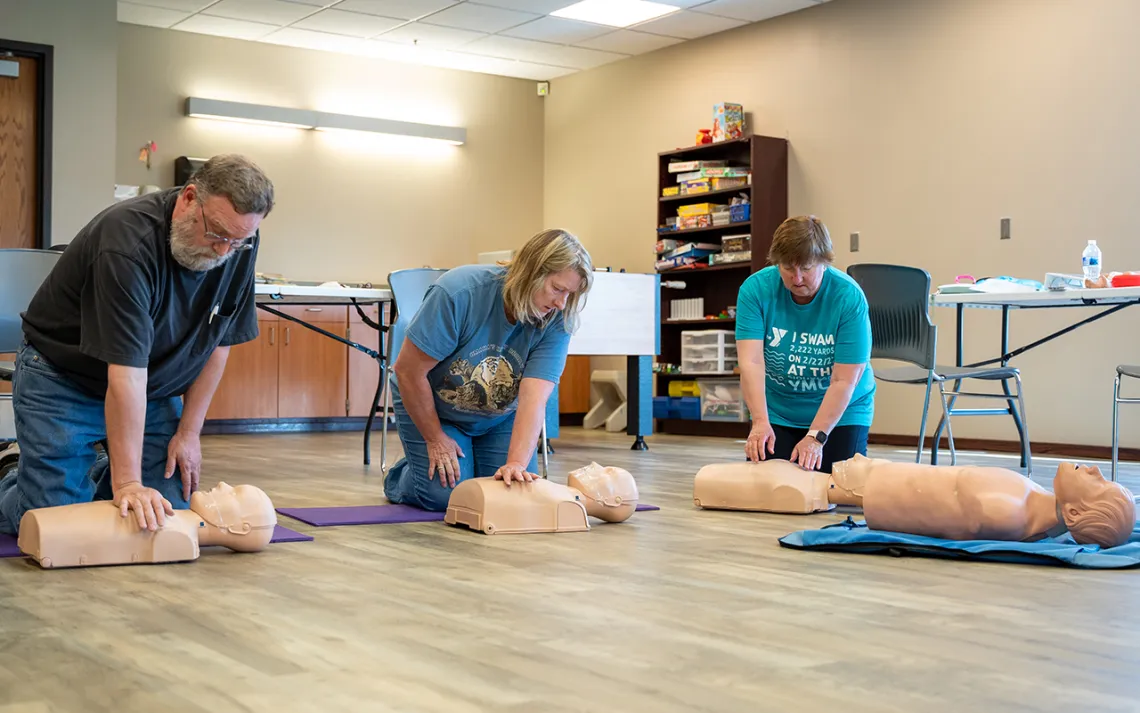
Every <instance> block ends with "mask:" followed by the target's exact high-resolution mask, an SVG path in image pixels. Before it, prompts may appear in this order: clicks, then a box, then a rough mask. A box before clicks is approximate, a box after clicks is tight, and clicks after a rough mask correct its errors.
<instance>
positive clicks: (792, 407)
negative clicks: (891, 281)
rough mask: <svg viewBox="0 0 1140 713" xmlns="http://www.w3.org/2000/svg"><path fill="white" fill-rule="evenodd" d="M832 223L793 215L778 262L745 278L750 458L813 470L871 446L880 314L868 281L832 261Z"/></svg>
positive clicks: (742, 331) (776, 252)
mask: <svg viewBox="0 0 1140 713" xmlns="http://www.w3.org/2000/svg"><path fill="white" fill-rule="evenodd" d="M834 259H835V253H834V252H833V251H832V247H831V236H830V235H829V234H828V232H827V227H826V226H825V225H824V224H823V222H822V221H820V220H819V219H818V218H816V217H815V216H814V215H813V216H799V217H796V218H789V219H788V220H786V221H784V222H783V223H782V224H781V225H780V227H779V228H777V229H776V233H775V235H774V236H773V238H772V247H771V248H770V250H769V252H768V260H769V262H771V263H772V265H771V266H770V267H766V268H764V269H763V270H760V271H759V272H756V273H754V274H753V275H751V276H750V277H749V278H748V279H747V280H745V281H744V284H743V285H741V286H740V293H739V295H738V296H737V302H736V348H737V355H738V357H739V360H740V374H741V386H742V388H743V389H744V398H745V400H746V402H747V403H748V408H749V410H750V411H751V412H752V432H751V433H750V434H749V436H748V441H747V443H746V445H745V447H744V451H745V453H746V454H747V455H748V459H749V460H752V461H756V460H764V459H765V458H766V457H767V456H769V455H771V456H773V457H775V458H782V459H786V460H791V461H793V462H795V463H799V464H800V465H801V466H803V467H804V468H807V469H808V470H814V469H816V468H818V469H820V470H821V471H823V472H826V473H830V472H831V464H832V463H834V462H836V461H842V460H846V459H848V458H851V457H852V456H854V455H855V454H856V453H860V454H862V455H866V454H867V433H868V431H870V428H871V420H872V418H873V417H874V410H875V376H874V374H873V372H872V370H871V364H870V359H871V321H870V318H869V317H868V314H867V298H866V296H865V295H864V294H863V290H862V289H861V288H860V287H859V285H858V284H857V283H856V282H855V281H854V280H852V279H851V278H850V277H848V276H847V275H846V274H845V273H844V272H842V271H841V270H837V269H836V268H834V267H832V265H831V263H832V261H833V260H834Z"/></svg>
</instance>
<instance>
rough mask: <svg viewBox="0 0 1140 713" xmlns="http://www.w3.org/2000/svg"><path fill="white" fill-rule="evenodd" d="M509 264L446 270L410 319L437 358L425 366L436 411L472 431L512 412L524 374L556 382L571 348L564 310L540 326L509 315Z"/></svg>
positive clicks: (422, 345) (412, 332) (417, 337)
mask: <svg viewBox="0 0 1140 713" xmlns="http://www.w3.org/2000/svg"><path fill="white" fill-rule="evenodd" d="M506 271H507V268H505V267H502V266H499V265H464V266H462V267H457V268H454V269H452V270H448V271H447V272H445V273H444V274H443V275H441V276H440V278H439V280H437V281H436V282H435V283H434V284H432V286H431V287H430V288H428V291H427V293H426V294H425V296H424V301H423V305H421V306H420V308H419V310H418V311H417V312H416V316H415V317H414V318H413V319H412V321H411V323H410V324H409V325H408V333H407V338H408V340H410V341H411V342H412V343H413V344H415V345H416V346H417V347H419V349H420V350H421V351H422V352H423V353H424V354H427V355H428V356H430V357H431V358H433V359H436V360H438V361H439V363H438V364H436V365H435V366H434V367H433V368H432V370H431V371H429V372H428V383H429V384H431V390H432V392H433V393H434V394H435V409H436V413H437V414H438V416H439V418H440V420H441V421H445V422H448V423H451V424H453V425H455V426H457V427H458V428H459V429H460V430H461V431H463V432H464V433H467V434H468V435H471V436H478V435H482V434H483V433H486V432H487V431H489V430H491V429H492V428H494V427H495V426H497V425H498V424H499V423H501V422H502V421H503V420H505V419H507V418H509V417H510V416H511V414H513V413H514V411H515V409H516V408H517V407H518V395H519V386H520V382H521V381H522V380H523V379H524V378H529V377H533V378H536V379H543V380H546V381H550V382H553V383H555V384H557V383H558V381H559V378H560V377H561V376H562V370H563V369H564V368H565V366H566V353H567V351H569V348H570V334H569V333H568V332H567V331H566V328H565V326H564V324H565V322H564V321H563V319H562V315H561V313H559V314H557V315H555V317H554V318H553V319H552V320H550V321H549V322H547V323H546V325H545V326H543V327H536V326H531V325H524V324H521V323H517V322H516V323H515V324H511V323H510V322H508V321H507V312H506V308H505V307H504V304H503V277H504V276H505V275H506ZM394 391H395V392H396V393H397V395H398V393H399V386H398V384H397V386H396V388H395V389H394ZM468 455H470V454H468Z"/></svg>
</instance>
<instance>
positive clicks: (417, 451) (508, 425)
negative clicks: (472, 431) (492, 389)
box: [384, 392, 538, 512]
mask: <svg viewBox="0 0 1140 713" xmlns="http://www.w3.org/2000/svg"><path fill="white" fill-rule="evenodd" d="M393 397H394V398H393V399H392V408H393V410H394V411H395V412H396V429H397V431H398V432H399V434H400V443H402V444H403V446H404V457H403V458H401V459H400V460H398V461H396V462H395V463H394V464H393V465H392V467H391V468H389V469H388V474H387V475H386V476H385V477H384V497H386V498H387V499H388V501H389V502H393V503H402V504H404V505H411V506H413V507H418V508H421V509H423V510H430V511H433V512H444V511H446V510H447V501H448V500H450V499H451V492H452V488H449V487H448V486H447V484H446V483H441V482H440V479H439V474H438V473H437V474H436V475H435V477H434V478H432V479H430V480H429V479H428V472H427V470H428V455H427V441H425V440H424V437H423V436H422V435H420V431H419V429H418V428H416V424H415V422H414V421H412V417H411V416H409V415H408V412H407V410H406V409H405V408H404V403H403V401H402V400H401V399H400V398H399V396H398V392H396V393H395V394H393ZM440 425H441V426H443V432H444V433H446V434H447V435H448V436H450V437H451V438H453V439H455V442H456V443H458V444H459V448H460V450H462V451H463V456H464V457H462V458H460V459H459V480H460V481H464V480H467V479H468V478H487V477H490V476H493V475H494V474H495V473H496V472H497V471H498V470H499V468H502V467H503V466H504V465H505V464H506V462H507V451H508V450H509V449H510V446H511V430H512V429H513V428H514V426H515V417H514V415H513V414H512V415H511V416H510V417H509V418H507V419H505V420H504V421H503V422H502V423H500V424H498V425H497V426H495V427H494V428H492V429H491V430H490V431H488V432H486V433H484V434H482V435H479V436H470V435H468V434H466V433H464V432H463V431H461V430H459V428H457V427H456V426H455V425H454V424H451V423H448V422H447V421H440ZM527 470H529V471H530V472H531V473H537V472H538V452H537V451H536V452H535V453H534V454H533V455H531V458H530V463H529V464H528V465H527Z"/></svg>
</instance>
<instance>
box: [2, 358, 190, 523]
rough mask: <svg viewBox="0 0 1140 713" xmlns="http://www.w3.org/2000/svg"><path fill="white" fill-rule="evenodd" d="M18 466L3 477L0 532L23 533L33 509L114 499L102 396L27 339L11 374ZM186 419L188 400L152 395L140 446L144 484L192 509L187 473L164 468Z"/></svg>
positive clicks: (174, 501) (171, 501)
mask: <svg viewBox="0 0 1140 713" xmlns="http://www.w3.org/2000/svg"><path fill="white" fill-rule="evenodd" d="M12 408H13V411H15V416H16V442H17V443H19V444H20V461H19V467H18V468H17V469H16V470H14V471H12V472H11V473H9V474H8V476H7V477H6V478H4V480H0V532H3V533H5V534H9V535H15V534H17V531H18V529H19V526H20V518H22V517H23V516H24V513H25V512H27V511H28V510H31V509H33V508H43V507H52V506H55V505H71V504H73V503H86V502H91V501H92V500H111V499H112V498H113V493H112V491H111V469H110V468H109V467H108V464H107V463H105V462H104V463H100V464H96V462H95V455H96V454H95V444H97V443H99V442H100V441H106V439H107V420H106V417H105V415H104V409H105V404H104V401H103V399H100V398H93V397H91V396H89V395H88V394H87V392H85V391H82V390H81V389H80V388H79V387H78V386H77V385H76V384H75V383H74V382H72V381H71V380H70V379H68V378H67V377H66V376H64V375H63V374H62V373H60V372H59V371H58V370H57V369H56V368H55V366H53V365H52V364H51V363H50V362H49V361H48V360H47V359H45V358H44V356H43V355H42V354H40V353H39V352H38V351H37V350H36V349H35V347H33V346H31V345H30V344H28V343H27V342H25V343H24V345H23V346H22V347H20V351H19V353H18V354H17V356H16V373H15V375H14V376H13V381H12ZM181 418H182V400H181V399H179V398H177V397H175V398H168V399H159V400H155V401H148V402H147V408H146V425H145V426H144V438H143V452H142V482H143V485H145V486H147V487H150V488H154V489H155V490H157V491H159V492H160V493H162V496H163V497H165V498H166V499H167V500H169V501H170V504H171V506H173V507H174V508H175V509H186V508H188V507H189V503H188V502H187V501H186V499H185V498H183V497H182V476H181V473H180V472H179V471H178V469H177V468H175V471H174V474H173V475H172V476H171V477H170V478H169V479H167V478H164V477H163V476H164V475H165V473H166V457H167V448H168V446H169V445H170V439H171V438H172V437H173V436H174V433H175V431H177V430H178V422H179V420H180V419H181Z"/></svg>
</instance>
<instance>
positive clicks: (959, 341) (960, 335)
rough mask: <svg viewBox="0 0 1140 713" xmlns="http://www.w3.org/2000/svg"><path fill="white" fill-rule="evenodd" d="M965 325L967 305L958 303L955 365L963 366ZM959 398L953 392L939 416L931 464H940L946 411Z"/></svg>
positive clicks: (951, 409) (931, 446)
mask: <svg viewBox="0 0 1140 713" xmlns="http://www.w3.org/2000/svg"><path fill="white" fill-rule="evenodd" d="M965 325H966V306H965V305H962V304H959V305H957V309H956V313H955V325H954V338H955V343H954V365H955V366H962V360H963V352H964V348H963V342H964V339H965V335H966V328H965ZM935 361H936V362H937V361H938V359H937V357H935ZM961 385H962V382H961V380H958V381H955V382H954V391H960V390H961V389H960V388H959V387H961ZM957 398H958V395H957V394H953V395H951V396H950V401H949V403H948V404H947V405H946V409H945V410H944V411H943V413H942V415H941V416H939V418H938V426H937V427H936V428H935V429H934V439H933V441H932V442H931V444H930V465H938V444H939V443H941V442H942V429H943V428H945V427H946V412H947V411H950V412H952V411H953V410H954V401H955V400H956V399H957Z"/></svg>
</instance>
